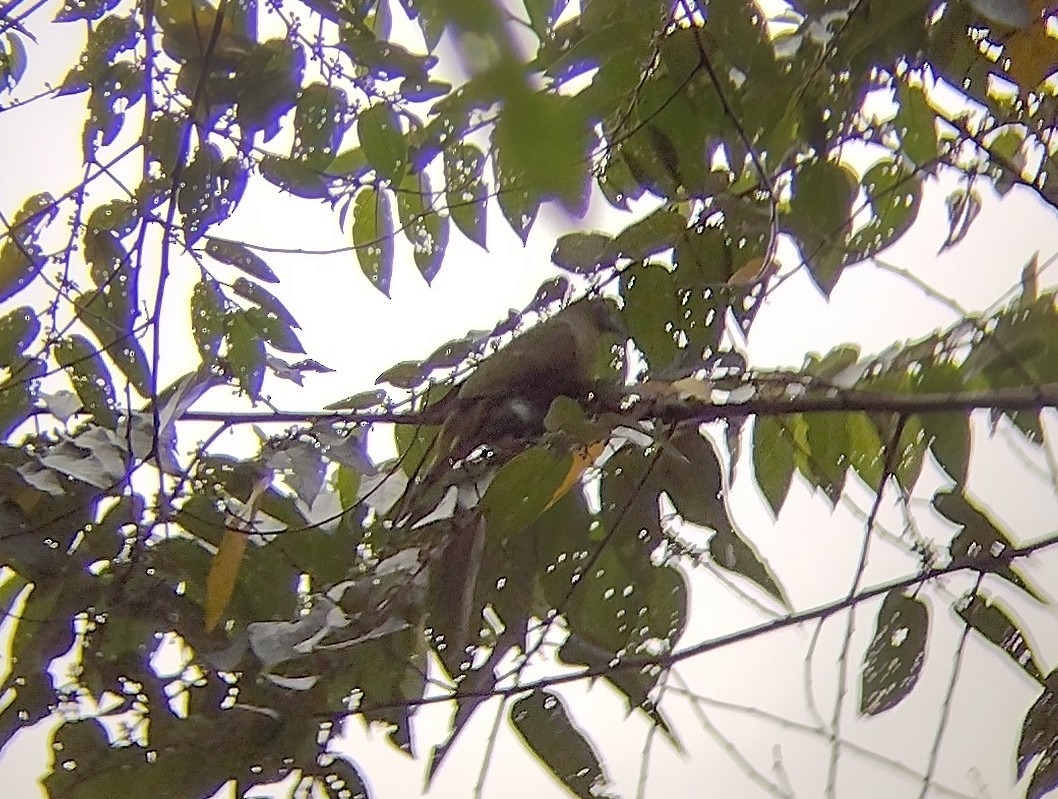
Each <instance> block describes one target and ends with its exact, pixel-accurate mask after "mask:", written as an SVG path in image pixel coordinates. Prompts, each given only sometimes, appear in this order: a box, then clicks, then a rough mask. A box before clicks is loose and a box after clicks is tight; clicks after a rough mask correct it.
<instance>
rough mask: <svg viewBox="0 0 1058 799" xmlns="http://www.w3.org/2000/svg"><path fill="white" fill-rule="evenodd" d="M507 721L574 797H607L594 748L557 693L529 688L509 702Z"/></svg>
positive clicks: (602, 773) (596, 798)
mask: <svg viewBox="0 0 1058 799" xmlns="http://www.w3.org/2000/svg"><path fill="white" fill-rule="evenodd" d="M510 715H511V723H512V724H514V728H515V729H516V730H517V731H518V734H519V735H521V736H522V740H524V741H525V743H526V745H527V746H528V747H529V748H530V749H531V750H532V751H533V752H534V753H535V754H536V756H537V757H539V758H540V760H541V762H542V763H543V764H544V765H545V766H547V768H548V769H550V771H551V773H552V774H554V775H555V776H556V777H557V778H558V780H559V781H560V782H561V783H562V784H563V785H565V786H566V787H567V788H568V789H569V790H570V792H571V793H572V794H573V795H574V796H578V797H580V798H581V799H600V797H606V796H610V795H611V794H609V793H608V791H607V786H608V783H609V778H608V777H607V776H606V774H605V773H604V772H603V770H602V764H601V763H600V762H599V756H598V755H597V754H596V753H595V748H594V747H593V746H592V744H591V743H590V742H589V741H588V739H587V738H586V737H585V736H584V734H583V733H582V732H581V731H580V730H578V729H577V728H576V727H575V726H574V725H573V722H572V721H571V720H570V718H569V714H568V713H567V712H566V708H565V705H564V704H563V702H562V700H561V699H560V698H559V696H558V695H557V694H555V693H553V692H551V691H547V690H544V691H533V692H532V693H531V694H529V695H528V696H524V697H522V698H521V699H519V700H518V701H517V702H515V703H514V704H512V705H511V711H510Z"/></svg>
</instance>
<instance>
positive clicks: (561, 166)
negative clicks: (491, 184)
mask: <svg viewBox="0 0 1058 799" xmlns="http://www.w3.org/2000/svg"><path fill="white" fill-rule="evenodd" d="M591 140H592V139H591V131H590V129H589V125H588V121H587V120H586V119H584V118H583V116H582V112H581V110H580V108H579V106H577V105H576V104H573V103H570V102H569V101H568V98H563V97H560V96H558V95H554V94H544V93H539V92H532V91H529V90H528V89H527V88H525V87H524V86H520V87H518V88H517V89H514V90H512V91H511V92H510V93H509V94H508V97H507V103H506V106H505V107H504V109H503V111H502V113H501V114H500V118H499V120H498V121H497V122H496V128H495V135H494V138H493V145H494V147H495V150H494V158H495V162H494V163H495V166H496V173H497V183H498V184H499V186H498V188H499V191H500V207H501V209H502V208H503V198H504V193H505V192H506V191H513V192H521V193H523V197H522V199H521V200H520V201H518V200H516V201H515V202H514V203H512V205H511V206H510V207H511V208H512V209H517V210H519V211H520V212H521V214H520V215H514V214H508V213H507V212H505V213H504V216H506V217H507V221H508V222H509V223H510V224H511V228H512V229H513V230H514V231H515V233H518V235H519V236H520V237H521V238H522V239H523V240H524V239H525V234H526V233H527V232H528V227H529V226H530V225H531V224H532V222H531V218H532V217H535V210H532V209H533V207H534V205H536V204H538V203H539V200H540V199H552V198H555V199H557V200H559V201H560V202H561V203H562V204H563V206H564V207H565V208H566V209H567V210H568V211H570V212H572V213H580V212H582V211H583V210H584V209H585V208H586V205H587V199H588V191H589V185H588V180H589V170H588V165H589V158H588V151H589V148H590V144H591ZM508 199H509V200H510V199H514V198H513V197H509V198H508ZM530 210H532V213H528V212H529V211H530ZM527 218H528V219H530V221H529V222H528V223H526V219H527Z"/></svg>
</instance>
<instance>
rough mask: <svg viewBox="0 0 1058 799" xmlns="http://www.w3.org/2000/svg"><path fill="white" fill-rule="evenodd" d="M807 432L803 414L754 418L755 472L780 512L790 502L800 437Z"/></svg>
mask: <svg viewBox="0 0 1058 799" xmlns="http://www.w3.org/2000/svg"><path fill="white" fill-rule="evenodd" d="M798 431H800V437H803V435H804V420H803V419H802V418H801V417H800V416H786V417H780V416H758V417H757V418H756V419H755V420H754V422H753V444H752V450H753V454H752V457H753V473H754V475H755V476H756V478H757V486H758V487H759V488H760V490H761V493H762V494H764V498H765V499H767V500H768V505H769V506H770V507H771V510H772V513H774V514H775V515H776V516H778V515H779V511H780V510H782V506H783V503H785V502H786V495H787V494H788V493H789V491H790V484H791V482H792V481H793V473H794V469H795V468H796V467H797V462H798V458H799V455H798V449H797V439H798V437H799V436H798Z"/></svg>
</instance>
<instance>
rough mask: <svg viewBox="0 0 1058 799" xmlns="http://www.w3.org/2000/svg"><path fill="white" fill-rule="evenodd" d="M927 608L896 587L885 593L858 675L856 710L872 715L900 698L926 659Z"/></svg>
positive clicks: (909, 690)
mask: <svg viewBox="0 0 1058 799" xmlns="http://www.w3.org/2000/svg"><path fill="white" fill-rule="evenodd" d="M928 634H929V611H928V610H927V608H926V605H925V603H923V602H922V600H920V599H916V598H914V597H910V596H905V595H904V594H903V593H901V592H900V591H899V590H895V591H890V592H889V593H888V594H886V595H885V600H884V601H883V602H882V607H881V609H880V610H879V611H878V623H877V625H876V627H875V630H874V639H873V640H872V641H871V645H870V647H868V649H867V655H866V657H865V658H864V660H863V671H862V673H861V677H860V713H863V714H864V715H868V716H876V715H878V714H879V713H883V712H885V711H886V710H889V709H891V708H893V707H895V706H896V705H898V704H899V703H900V702H901V700H903V699H904V697H906V696H907V695H908V694H909V693H911V689H912V688H914V687H915V684H916V683H917V682H918V677H919V674H920V673H921V671H922V664H923V662H924V661H925V659H926V640H927V637H928Z"/></svg>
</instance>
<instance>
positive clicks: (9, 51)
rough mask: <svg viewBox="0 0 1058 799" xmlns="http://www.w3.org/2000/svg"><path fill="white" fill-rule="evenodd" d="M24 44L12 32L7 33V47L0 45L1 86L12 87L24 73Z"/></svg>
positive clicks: (26, 61) (25, 57) (25, 63)
mask: <svg viewBox="0 0 1058 799" xmlns="http://www.w3.org/2000/svg"><path fill="white" fill-rule="evenodd" d="M27 63H28V59H27V56H26V46H25V45H24V44H22V40H21V39H20V38H19V37H18V36H16V35H15V34H14V33H9V34H7V47H6V48H4V47H3V46H0V75H2V76H3V80H2V81H0V83H2V86H3V88H6V89H13V88H14V87H15V85H16V84H17V83H18V82H19V81H20V80H22V76H23V75H25V74H26V65H27Z"/></svg>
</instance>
